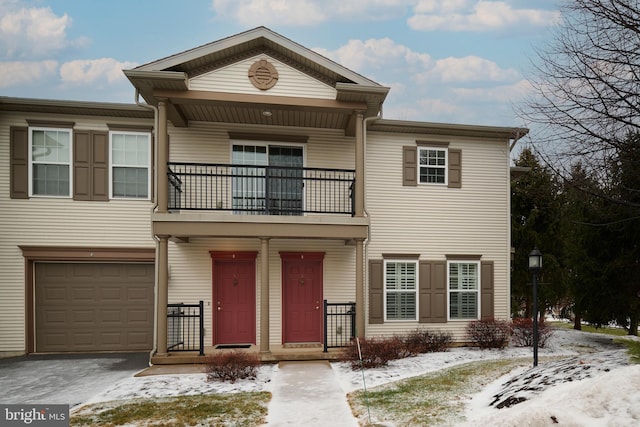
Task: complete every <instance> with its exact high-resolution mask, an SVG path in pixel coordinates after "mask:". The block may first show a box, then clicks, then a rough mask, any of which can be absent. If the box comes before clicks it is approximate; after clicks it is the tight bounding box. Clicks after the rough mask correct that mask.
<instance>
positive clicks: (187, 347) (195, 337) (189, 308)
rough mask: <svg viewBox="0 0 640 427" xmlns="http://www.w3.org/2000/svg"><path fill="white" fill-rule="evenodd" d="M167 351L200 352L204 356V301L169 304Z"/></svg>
mask: <svg viewBox="0 0 640 427" xmlns="http://www.w3.org/2000/svg"><path fill="white" fill-rule="evenodd" d="M167 344H168V345H167V350H168V351H198V352H199V353H200V356H204V301H200V302H199V303H198V304H182V303H180V304H167Z"/></svg>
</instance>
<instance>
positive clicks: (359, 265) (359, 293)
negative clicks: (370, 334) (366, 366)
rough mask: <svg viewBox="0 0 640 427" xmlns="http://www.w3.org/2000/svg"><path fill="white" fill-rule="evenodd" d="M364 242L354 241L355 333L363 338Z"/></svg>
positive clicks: (360, 240)
mask: <svg viewBox="0 0 640 427" xmlns="http://www.w3.org/2000/svg"><path fill="white" fill-rule="evenodd" d="M364 306H365V305H364V240H362V239H358V240H356V332H357V334H358V338H364V337H365V315H364Z"/></svg>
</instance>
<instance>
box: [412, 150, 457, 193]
mask: <svg viewBox="0 0 640 427" xmlns="http://www.w3.org/2000/svg"><path fill="white" fill-rule="evenodd" d="M424 150H432V151H444V153H445V157H444V166H428V165H421V164H420V152H421V151H424ZM416 161H417V162H418V164H417V168H416V170H417V174H418V176H417V177H416V180H417V182H418V185H436V186H441V187H442V186H443V187H446V186H448V185H449V148H448V147H429V146H424V147H423V146H420V147H418V156H417V159H416ZM423 167H425V168H426V167H435V168H438V169H444V182H421V181H420V169H421V168H423Z"/></svg>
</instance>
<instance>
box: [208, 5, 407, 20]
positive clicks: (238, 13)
mask: <svg viewBox="0 0 640 427" xmlns="http://www.w3.org/2000/svg"><path fill="white" fill-rule="evenodd" d="M415 2H416V0H368V1H359V0H295V1H294V0H212V9H213V11H214V12H215V13H216V15H218V16H219V17H229V18H232V19H234V20H235V21H237V22H238V23H239V24H241V25H245V26H249V27H254V26H259V25H266V26H271V25H289V26H305V25H317V24H320V23H324V22H327V21H330V20H332V19H338V20H349V21H350V22H353V21H354V20H359V21H363V20H364V21H371V20H374V21H377V20H383V19H390V18H391V17H394V16H395V17H400V16H403V15H404V13H405V12H406V9H407V8H408V7H410V6H411V5H413V4H415Z"/></svg>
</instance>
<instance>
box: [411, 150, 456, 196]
mask: <svg viewBox="0 0 640 427" xmlns="http://www.w3.org/2000/svg"><path fill="white" fill-rule="evenodd" d="M416 144H417V146H403V147H402V185H403V186H405V187H415V186H417V185H418V184H419V183H423V184H443V185H444V184H445V182H446V184H447V186H448V187H449V188H461V187H462V150H460V149H458V148H448V146H449V143H447V142H429V141H417V142H416ZM418 146H419V147H420V148H418ZM428 147H432V148H433V149H429V148H428ZM421 157H422V159H421ZM445 158H446V159H445ZM443 159H444V160H443ZM444 165H446V166H444ZM445 167H446V171H445ZM445 177H446V178H445Z"/></svg>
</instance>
